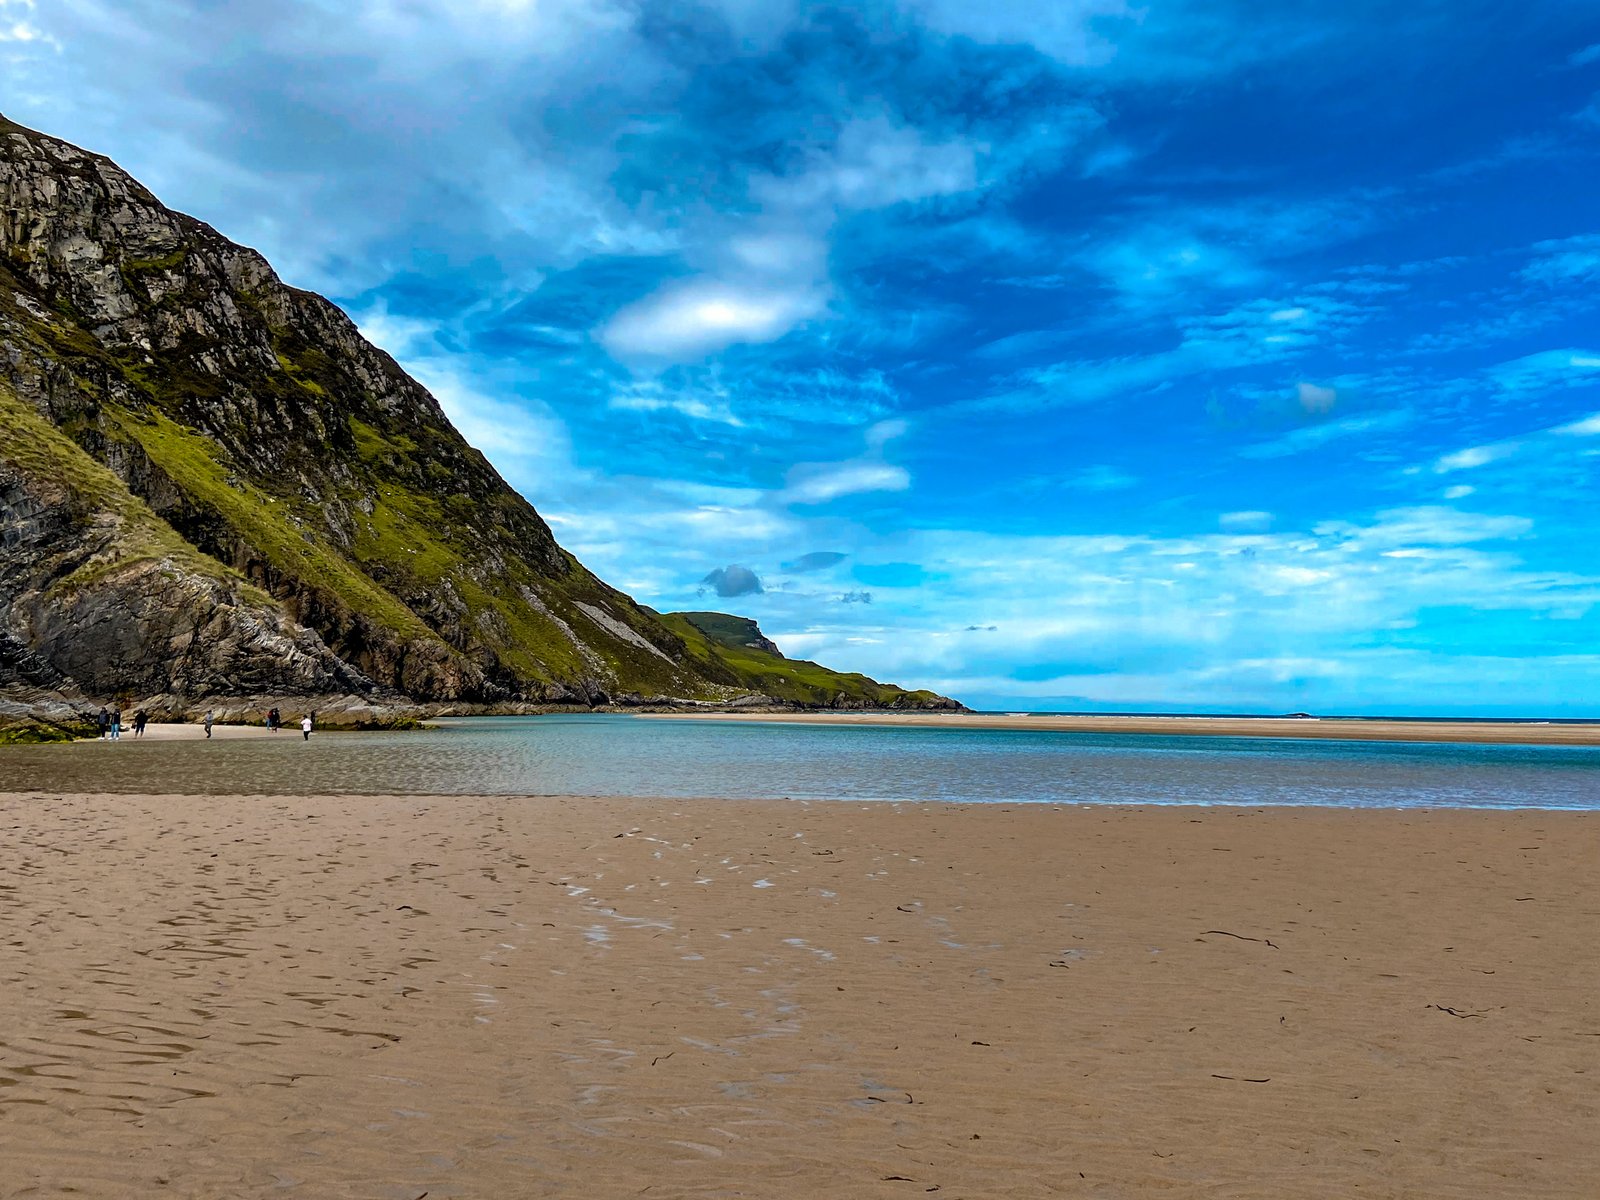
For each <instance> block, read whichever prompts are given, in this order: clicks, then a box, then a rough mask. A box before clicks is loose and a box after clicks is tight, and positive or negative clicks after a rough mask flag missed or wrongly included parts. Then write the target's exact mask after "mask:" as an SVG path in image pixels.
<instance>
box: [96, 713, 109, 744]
mask: <svg viewBox="0 0 1600 1200" xmlns="http://www.w3.org/2000/svg"><path fill="white" fill-rule="evenodd" d="M95 724H97V725H99V726H100V740H101V741H102V742H103V741H105V740H106V735H107V734H109V733H110V732H111V714H110V713H108V712H107V711H106V710H105V706H104V705H102V706H101V708H100V712H99V714H98V715H97V716H96V717H95Z"/></svg>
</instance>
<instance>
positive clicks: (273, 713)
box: [267, 706, 283, 733]
mask: <svg viewBox="0 0 1600 1200" xmlns="http://www.w3.org/2000/svg"><path fill="white" fill-rule="evenodd" d="M282 720H283V717H282V715H281V714H280V713H279V712H278V709H277V707H276V706H274V707H272V708H269V709H268V710H267V732H268V733H277V732H278V725H279V724H280V723H281V722H282Z"/></svg>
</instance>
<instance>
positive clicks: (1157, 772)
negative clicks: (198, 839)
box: [0, 715, 1600, 809]
mask: <svg viewBox="0 0 1600 1200" xmlns="http://www.w3.org/2000/svg"><path fill="white" fill-rule="evenodd" d="M0 791H61V792H71V791H103V792H172V793H182V794H194V795H199V794H205V793H219V794H222V793H226V794H273V793H280V794H317V793H324V792H336V793H373V794H379V793H382V794H389V793H406V794H424V795H435V794H437V795H447V794H455V795H476V794H488V795H569V794H570V795H640V796H716V797H726V798H730V799H743V798H748V799H769V798H770V799H779V798H792V799H843V800H945V801H966V802H979V803H1053V804H1093V803H1107V804H1243V805H1277V804H1309V805H1337V806H1348V807H1359V808H1421V807H1438V806H1453V807H1464V808H1569V809H1593V808H1600V747H1558V746H1472V745H1460V744H1446V743H1394V742H1362V741H1309V740H1307V741H1289V740H1274V739H1267V738H1232V737H1230V738H1219V737H1194V736H1189V737H1164V736H1162V737H1156V736H1146V735H1138V734H1102V733H1061V732H1052V731H1043V730H1041V731H1037V732H1036V731H1032V730H966V729H904V728H889V727H877V728H874V727H872V726H860V725H850V726H840V725H785V724H762V723H760V722H757V721H749V722H744V721H739V722H733V721H653V720H649V719H647V718H642V717H629V716H609V715H607V716H598V715H596V716H589V715H582V716H548V717H480V718H472V719H466V720H451V721H445V722H442V723H441V725H440V727H438V728H434V729H428V730H421V731H417V732H408V733H382V734H375V733H368V734H360V733H348V734H341V733H319V734H317V735H315V736H314V737H313V738H312V740H311V741H310V742H309V743H306V742H303V741H302V740H301V739H300V737H299V736H298V735H297V734H295V733H292V732H284V733H279V734H275V735H269V734H267V733H266V732H264V731H263V732H262V733H261V734H260V736H259V737H252V738H243V739H229V740H221V739H218V740H213V741H209V742H208V741H205V740H204V739H203V738H202V737H201V736H200V735H199V732H198V730H197V731H196V735H195V739H194V740H193V741H172V742H136V741H133V740H131V739H129V738H127V737H124V739H123V741H122V742H120V743H102V742H92V743H79V744H76V745H71V746H19V747H0Z"/></svg>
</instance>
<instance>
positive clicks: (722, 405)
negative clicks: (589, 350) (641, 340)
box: [609, 379, 744, 428]
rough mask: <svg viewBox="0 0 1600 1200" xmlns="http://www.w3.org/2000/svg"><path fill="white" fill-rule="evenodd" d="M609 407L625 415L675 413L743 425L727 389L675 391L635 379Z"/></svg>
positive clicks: (680, 389)
mask: <svg viewBox="0 0 1600 1200" xmlns="http://www.w3.org/2000/svg"><path fill="white" fill-rule="evenodd" d="M609 407H611V408H614V409H619V410H621V411H623V412H675V413H678V414H680V415H681V416H685V417H690V418H692V419H694V420H696V421H712V422H716V423H718V424H722V425H731V426H734V427H736V428H737V427H739V426H742V425H743V424H744V422H743V421H742V420H740V419H739V417H738V416H737V415H736V414H735V413H734V411H733V409H732V408H731V407H730V405H729V401H728V394H727V391H726V390H725V389H721V388H717V389H714V390H710V391H700V390H696V389H692V388H674V387H668V386H666V385H664V384H663V383H661V381H660V380H655V379H641V380H635V381H633V382H631V383H629V384H626V385H624V386H623V387H621V388H619V389H618V390H617V391H615V392H613V393H612V395H611V399H610V401H609Z"/></svg>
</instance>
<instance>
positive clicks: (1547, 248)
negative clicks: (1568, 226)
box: [1522, 233, 1600, 283]
mask: <svg viewBox="0 0 1600 1200" xmlns="http://www.w3.org/2000/svg"><path fill="white" fill-rule="evenodd" d="M1534 251H1535V257H1534V259H1533V260H1532V261H1531V262H1530V263H1529V264H1528V265H1527V266H1526V267H1524V268H1523V270H1522V276H1523V278H1524V279H1530V280H1534V281H1536V282H1539V283H1570V282H1579V283H1590V282H1593V281H1595V280H1600V234H1592V233H1591V234H1585V235H1582V236H1580V237H1571V238H1562V239H1560V240H1558V241H1549V242H1540V243H1538V244H1537V245H1536V246H1534Z"/></svg>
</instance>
